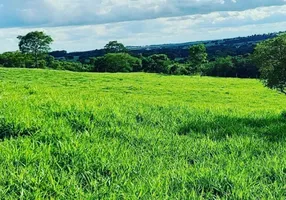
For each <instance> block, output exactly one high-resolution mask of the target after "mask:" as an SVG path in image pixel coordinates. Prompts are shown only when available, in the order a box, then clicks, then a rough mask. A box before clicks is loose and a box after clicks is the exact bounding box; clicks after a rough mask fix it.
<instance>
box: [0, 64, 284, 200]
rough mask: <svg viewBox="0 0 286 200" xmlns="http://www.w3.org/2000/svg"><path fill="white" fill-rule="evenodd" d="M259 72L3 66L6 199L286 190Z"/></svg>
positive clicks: (277, 97) (268, 93)
mask: <svg viewBox="0 0 286 200" xmlns="http://www.w3.org/2000/svg"><path fill="white" fill-rule="evenodd" d="M283 110H286V96H285V95H282V94H279V93H277V92H276V91H272V90H269V89H267V88H264V87H263V85H262V84H261V83H260V82H259V81H258V80H250V79H231V78H229V79H226V78H209V77H188V76H164V75H156V74H143V73H135V74H91V73H72V72H64V71H51V70H27V69H3V68H0V199H285V198H286V112H285V111H284V114H282V113H283Z"/></svg>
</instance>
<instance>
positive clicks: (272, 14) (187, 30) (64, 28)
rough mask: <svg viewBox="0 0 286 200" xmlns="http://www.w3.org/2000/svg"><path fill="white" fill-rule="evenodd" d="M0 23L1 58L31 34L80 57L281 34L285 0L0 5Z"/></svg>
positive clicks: (8, 1)
mask: <svg viewBox="0 0 286 200" xmlns="http://www.w3.org/2000/svg"><path fill="white" fill-rule="evenodd" d="M0 19H1V20H0V52H3V51H14V50H17V39H16V37H17V35H23V34H26V33H27V32H29V31H33V30H43V31H45V32H47V33H48V34H50V35H51V36H52V37H53V38H54V40H55V42H54V43H53V45H52V48H53V50H61V49H66V50H68V51H81V50H92V49H96V48H102V47H103V46H104V44H106V43H107V42H108V41H110V40H118V41H120V42H122V43H124V44H125V45H148V44H162V43H177V42H187V41H196V40H209V39H220V38H228V37H235V36H245V35H251V34H257V33H268V32H275V31H285V30H286V26H285V25H286V0H1V1H0Z"/></svg>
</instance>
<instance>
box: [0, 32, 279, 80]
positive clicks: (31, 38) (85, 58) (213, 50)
mask: <svg viewBox="0 0 286 200" xmlns="http://www.w3.org/2000/svg"><path fill="white" fill-rule="evenodd" d="M278 35H279V34H278V33H273V34H267V35H254V36H249V37H239V38H233V39H224V40H217V41H206V42H201V43H198V42H197V43H185V44H178V45H175V44H174V45H161V46H160V45H159V46H156V45H155V46H148V47H144V48H147V49H144V48H143V47H142V48H143V49H142V48H141V50H142V51H140V47H134V48H132V47H125V46H124V45H123V44H121V43H119V42H117V41H110V42H109V43H108V44H106V45H105V47H104V49H102V50H99V51H100V53H92V52H86V53H85V52H82V53H70V54H67V52H65V51H56V52H51V53H49V55H47V54H46V53H47V52H48V50H49V49H50V48H49V46H50V44H51V42H52V41H53V40H52V38H51V37H50V36H48V35H45V34H44V33H43V32H37V31H35V32H31V33H28V34H27V35H25V36H19V37H18V38H19V39H20V42H19V49H20V51H21V52H22V53H20V52H6V53H4V54H1V55H0V66H3V67H21V68H51V69H59V70H70V71H77V72H149V73H164V74H173V75H197V74H200V75H203V76H219V77H239V78H258V77H260V71H259V65H257V63H255V62H253V60H252V58H251V56H250V55H251V54H252V53H253V50H254V47H255V46H256V45H257V44H258V43H259V42H261V41H264V40H266V39H272V38H274V37H277V36H278ZM169 48H170V49H169ZM168 49H169V50H170V51H171V52H173V54H172V53H171V54H170V52H169V50H168ZM182 51H184V53H183V54H181V53H182Z"/></svg>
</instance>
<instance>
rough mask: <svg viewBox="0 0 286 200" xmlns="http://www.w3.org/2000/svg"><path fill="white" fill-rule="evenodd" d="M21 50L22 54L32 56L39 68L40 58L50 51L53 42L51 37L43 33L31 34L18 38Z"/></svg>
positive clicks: (35, 32)
mask: <svg viewBox="0 0 286 200" xmlns="http://www.w3.org/2000/svg"><path fill="white" fill-rule="evenodd" d="M17 38H18V39H19V40H20V41H19V49H20V51H21V52H22V53H25V54H32V55H33V57H34V61H35V66H36V67H38V64H39V63H38V59H39V57H40V56H41V55H42V54H44V53H47V52H49V51H50V45H51V43H52V42H53V39H52V38H51V36H49V35H46V34H45V33H44V32H41V31H34V32H30V33H28V34H27V35H25V36H21V35H20V36H18V37H17Z"/></svg>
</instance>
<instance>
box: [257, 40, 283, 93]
mask: <svg viewBox="0 0 286 200" xmlns="http://www.w3.org/2000/svg"><path fill="white" fill-rule="evenodd" d="M253 57H254V60H255V62H256V63H257V66H258V67H259V68H260V71H261V75H262V77H261V78H262V80H263V81H264V83H265V85H266V86H267V87H270V88H272V89H277V90H279V91H280V92H282V93H284V94H286V35H282V36H280V37H277V38H274V39H271V40H266V41H264V42H261V43H260V44H258V45H257V47H256V48H255V51H254V55H253Z"/></svg>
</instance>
